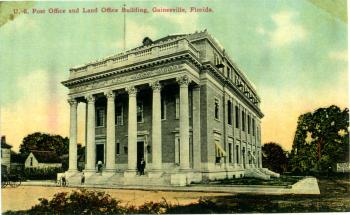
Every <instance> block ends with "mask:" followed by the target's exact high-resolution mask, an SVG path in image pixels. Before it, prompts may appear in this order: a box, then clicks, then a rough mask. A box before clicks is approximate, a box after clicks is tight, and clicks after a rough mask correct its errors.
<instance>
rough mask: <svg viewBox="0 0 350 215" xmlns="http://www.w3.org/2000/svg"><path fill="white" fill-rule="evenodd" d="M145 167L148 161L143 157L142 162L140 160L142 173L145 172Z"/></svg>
mask: <svg viewBox="0 0 350 215" xmlns="http://www.w3.org/2000/svg"><path fill="white" fill-rule="evenodd" d="M145 167H146V162H145V160H144V159H143V158H142V159H141V162H140V175H144V174H145Z"/></svg>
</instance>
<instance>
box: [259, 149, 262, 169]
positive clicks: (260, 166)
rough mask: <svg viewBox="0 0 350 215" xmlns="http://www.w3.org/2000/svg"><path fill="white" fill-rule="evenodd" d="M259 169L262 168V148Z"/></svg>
mask: <svg viewBox="0 0 350 215" xmlns="http://www.w3.org/2000/svg"><path fill="white" fill-rule="evenodd" d="M259 168H262V153H261V148H260V150H259Z"/></svg>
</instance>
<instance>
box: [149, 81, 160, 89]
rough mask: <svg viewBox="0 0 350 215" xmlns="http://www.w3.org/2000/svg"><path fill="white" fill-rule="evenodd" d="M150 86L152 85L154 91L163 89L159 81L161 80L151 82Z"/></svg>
mask: <svg viewBox="0 0 350 215" xmlns="http://www.w3.org/2000/svg"><path fill="white" fill-rule="evenodd" d="M149 86H150V87H152V90H153V91H160V90H161V89H162V85H161V84H160V83H159V81H154V82H151V83H149Z"/></svg>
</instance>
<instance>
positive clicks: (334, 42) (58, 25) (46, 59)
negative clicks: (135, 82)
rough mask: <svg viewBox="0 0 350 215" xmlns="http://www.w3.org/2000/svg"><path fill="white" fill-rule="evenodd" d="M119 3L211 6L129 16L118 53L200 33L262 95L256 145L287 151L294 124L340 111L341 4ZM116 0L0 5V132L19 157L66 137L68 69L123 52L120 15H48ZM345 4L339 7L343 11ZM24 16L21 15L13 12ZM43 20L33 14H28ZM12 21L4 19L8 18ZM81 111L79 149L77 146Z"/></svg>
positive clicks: (344, 59) (343, 95)
mask: <svg viewBox="0 0 350 215" xmlns="http://www.w3.org/2000/svg"><path fill="white" fill-rule="evenodd" d="M324 2H327V1H319V0H285V1H278V0H222V1H215V0H210V1H209V0H208V1H180V0H178V1H164V0H163V1H128V2H127V7H139V8H148V10H149V11H151V9H152V8H153V7H183V8H186V9H188V8H189V7H198V8H202V7H210V8H212V10H213V12H212V13H189V12H187V13H176V14H175V13H152V12H149V13H132V14H131V13H129V14H127V15H126V38H127V40H126V47H127V49H130V48H133V47H136V46H138V45H141V41H142V39H143V38H144V37H146V36H148V37H150V38H152V39H157V38H161V37H163V36H167V35H169V34H179V33H193V32H195V31H200V30H204V29H207V30H208V32H209V33H210V34H211V35H212V36H214V37H215V38H216V39H217V40H218V41H219V42H220V43H221V45H222V46H223V47H224V48H225V50H226V53H228V55H229V56H230V57H231V59H232V60H233V61H234V62H235V63H236V64H237V65H238V66H239V67H240V69H241V70H242V71H244V73H245V74H246V75H247V76H248V78H249V79H250V80H251V81H252V82H253V84H254V85H255V86H256V88H257V92H258V94H259V95H260V97H261V100H262V103H261V109H262V112H263V113H264V114H265V117H264V118H263V119H262V143H266V142H271V141H273V142H276V143H279V144H280V145H281V146H282V147H283V148H284V149H285V150H290V149H291V148H292V143H293V138H294V133H295V130H296V126H297V119H298V116H299V115H301V114H303V113H305V112H309V111H314V110H316V109H317V108H320V107H327V106H330V105H333V104H334V105H337V106H339V107H341V108H345V107H348V103H349V99H348V96H349V94H348V91H349V90H348V46H347V41H348V37H347V31H348V29H347V21H346V1H342V0H341V1H337V2H334V1H332V2H333V4H332V3H329V1H328V3H324ZM123 3H124V2H123V1H114V2H35V3H33V2H26V3H23V2H16V3H8V2H7V3H0V4H2V5H1V7H0V10H1V12H0V133H1V135H6V139H7V142H8V143H9V144H11V145H13V149H14V150H15V151H18V148H19V145H20V144H21V142H22V139H23V138H24V137H25V136H26V135H28V134H30V133H33V132H36V131H40V132H47V133H54V134H60V135H62V136H68V134H69V104H68V102H67V98H68V97H67V94H68V90H67V89H66V88H65V87H64V86H63V85H62V84H61V83H60V82H62V81H64V80H67V79H68V76H69V68H71V67H73V66H77V65H82V64H85V63H87V62H91V61H94V60H97V59H101V58H104V57H107V56H110V55H114V54H116V53H119V52H122V50H123V13H97V14H86V13H79V14H69V13H64V14H52V13H49V12H48V10H49V9H50V8H60V9H66V10H67V11H68V9H74V8H79V9H80V11H81V10H82V8H96V7H97V8H99V9H100V8H102V7H111V8H120V7H121V6H122V4H123ZM344 6H345V9H344ZM15 8H20V9H23V8H27V9H28V11H29V14H19V15H18V14H17V15H14V14H13V9H15ZM33 8H35V9H45V10H46V13H45V14H32V13H31V12H32V9H33ZM11 14H12V15H11ZM84 114H85V111H84V105H83V104H79V110H78V121H79V125H78V142H79V143H84V134H83V123H84V118H85V116H84Z"/></svg>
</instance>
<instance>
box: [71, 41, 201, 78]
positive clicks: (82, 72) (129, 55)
mask: <svg viewBox="0 0 350 215" xmlns="http://www.w3.org/2000/svg"><path fill="white" fill-rule="evenodd" d="M182 51H188V52H190V53H192V54H193V55H194V56H196V57H197V58H198V57H199V51H198V50H197V49H196V48H195V47H194V46H193V45H192V44H191V43H190V42H189V41H188V40H187V39H186V38H180V39H176V40H170V41H166V42H160V43H156V44H154V45H151V46H146V47H141V48H139V49H135V50H131V51H128V52H126V53H121V54H118V55H115V56H112V57H108V58H106V59H102V60H99V61H96V62H92V63H89V64H86V65H84V66H80V67H75V68H71V69H70V79H73V78H78V77H82V76H86V75H91V74H94V73H99V72H102V71H106V70H111V69H115V68H120V67H123V66H127V65H130V64H134V63H139V62H142V61H145V60H150V59H157V58H159V57H162V56H167V55H171V54H175V53H177V52H182Z"/></svg>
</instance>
